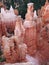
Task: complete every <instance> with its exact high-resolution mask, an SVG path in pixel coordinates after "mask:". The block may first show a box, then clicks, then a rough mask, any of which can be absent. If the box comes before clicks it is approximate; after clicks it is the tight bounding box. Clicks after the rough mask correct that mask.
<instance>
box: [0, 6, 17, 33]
mask: <svg viewBox="0 0 49 65" xmlns="http://www.w3.org/2000/svg"><path fill="white" fill-rule="evenodd" d="M16 17H17V16H16V15H15V13H14V9H13V8H12V6H11V7H10V10H4V8H1V17H0V18H1V22H2V23H3V24H4V25H5V28H7V31H8V32H9V33H12V32H13V31H14V28H15V23H16Z"/></svg>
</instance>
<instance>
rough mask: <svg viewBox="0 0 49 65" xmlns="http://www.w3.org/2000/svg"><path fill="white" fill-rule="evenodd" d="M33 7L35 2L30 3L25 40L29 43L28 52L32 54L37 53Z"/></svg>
mask: <svg viewBox="0 0 49 65" xmlns="http://www.w3.org/2000/svg"><path fill="white" fill-rule="evenodd" d="M33 9H34V8H33V3H29V4H28V9H27V13H26V19H25V21H24V27H25V35H24V42H25V43H26V44H27V47H28V54H30V55H32V56H33V55H34V54H35V53H36V23H35V22H34V21H33Z"/></svg>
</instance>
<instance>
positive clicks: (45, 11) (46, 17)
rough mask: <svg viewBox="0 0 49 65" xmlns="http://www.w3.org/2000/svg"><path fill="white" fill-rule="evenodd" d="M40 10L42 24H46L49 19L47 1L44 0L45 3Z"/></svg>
mask: <svg viewBox="0 0 49 65" xmlns="http://www.w3.org/2000/svg"><path fill="white" fill-rule="evenodd" d="M41 10H42V18H43V22H44V24H46V23H47V22H48V21H49V2H48V0H46V3H45V5H44V6H43V7H42V8H41Z"/></svg>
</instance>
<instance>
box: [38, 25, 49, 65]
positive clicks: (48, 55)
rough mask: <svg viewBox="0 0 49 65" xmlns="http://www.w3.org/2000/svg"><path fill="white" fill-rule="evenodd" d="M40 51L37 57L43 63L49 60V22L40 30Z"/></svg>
mask: <svg viewBox="0 0 49 65" xmlns="http://www.w3.org/2000/svg"><path fill="white" fill-rule="evenodd" d="M37 46H38V52H37V57H38V58H39V61H40V62H41V63H43V64H44V63H46V62H48V61H49V24H47V25H46V26H45V27H44V28H42V29H41V31H40V37H39V39H38V43H37Z"/></svg>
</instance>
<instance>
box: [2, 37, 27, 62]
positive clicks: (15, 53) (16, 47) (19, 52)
mask: <svg viewBox="0 0 49 65" xmlns="http://www.w3.org/2000/svg"><path fill="white" fill-rule="evenodd" d="M2 50H3V55H4V57H5V59H6V62H7V63H16V62H26V53H27V46H26V44H24V43H22V42H19V43H18V40H17V38H16V37H15V36H12V37H10V38H8V37H5V36H3V37H2Z"/></svg>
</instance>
